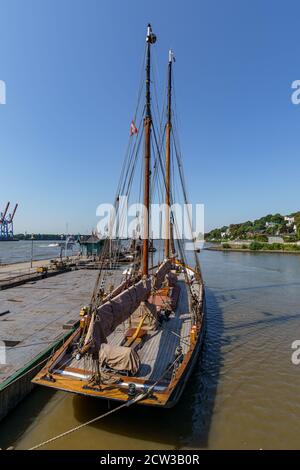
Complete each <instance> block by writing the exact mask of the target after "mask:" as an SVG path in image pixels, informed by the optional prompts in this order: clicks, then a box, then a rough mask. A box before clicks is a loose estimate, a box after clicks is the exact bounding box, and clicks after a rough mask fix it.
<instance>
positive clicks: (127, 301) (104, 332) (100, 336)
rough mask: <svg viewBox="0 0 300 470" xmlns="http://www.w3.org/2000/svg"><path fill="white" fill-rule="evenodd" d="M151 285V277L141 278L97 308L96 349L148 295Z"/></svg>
mask: <svg viewBox="0 0 300 470" xmlns="http://www.w3.org/2000/svg"><path fill="white" fill-rule="evenodd" d="M151 287H152V281H151V278H148V279H145V280H141V281H139V282H137V283H136V284H134V285H133V286H131V287H129V288H128V289H126V290H125V291H124V292H122V293H121V294H119V295H117V296H116V297H114V298H113V299H111V300H109V301H108V302H105V303H104V304H103V305H101V306H100V307H99V308H98V310H97V314H96V317H95V323H94V328H93V342H94V345H95V347H96V350H99V348H100V345H101V344H102V343H106V342H107V341H106V338H107V336H109V335H110V334H111V333H112V332H113V331H114V330H115V329H116V328H117V326H118V325H120V324H121V323H123V322H124V321H125V320H127V319H128V318H129V317H130V315H131V314H132V313H133V312H134V311H135V310H136V309H137V308H138V306H139V305H140V303H141V302H142V301H144V300H146V299H147V298H148V297H149V295H150V293H151Z"/></svg>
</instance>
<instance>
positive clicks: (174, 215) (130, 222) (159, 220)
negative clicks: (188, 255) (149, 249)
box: [96, 196, 204, 241]
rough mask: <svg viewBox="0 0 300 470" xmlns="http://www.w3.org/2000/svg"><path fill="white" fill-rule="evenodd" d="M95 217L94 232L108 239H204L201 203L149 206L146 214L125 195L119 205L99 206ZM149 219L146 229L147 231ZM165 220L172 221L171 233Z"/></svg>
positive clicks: (144, 208) (145, 210)
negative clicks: (96, 218) (130, 202)
mask: <svg viewBox="0 0 300 470" xmlns="http://www.w3.org/2000/svg"><path fill="white" fill-rule="evenodd" d="M96 215H97V216H98V217H100V220H99V222H98V224H97V232H98V234H100V235H101V236H106V237H108V238H111V239H116V238H120V239H127V238H139V237H140V238H141V239H144V238H145V234H146V233H147V235H148V238H150V239H152V240H159V239H168V238H170V237H171V236H172V238H174V239H176V240H178V239H182V240H195V239H196V240H199V241H203V240H204V204H194V205H193V204H179V203H175V204H172V205H171V206H167V205H166V204H158V203H157V204H156V203H154V204H150V207H149V211H148V210H147V208H146V207H145V206H144V205H143V204H141V203H134V204H130V205H129V204H128V198H127V196H120V197H119V198H118V204H117V205H116V206H115V205H113V204H100V205H99V206H98V207H97V210H96ZM148 220H149V230H146V227H147V224H148ZM166 220H171V222H172V223H171V226H172V234H171V232H170V231H169V230H168V225H167V223H166Z"/></svg>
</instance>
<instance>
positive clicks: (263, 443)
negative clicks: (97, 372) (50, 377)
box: [0, 251, 300, 449]
mask: <svg viewBox="0 0 300 470" xmlns="http://www.w3.org/2000/svg"><path fill="white" fill-rule="evenodd" d="M201 262H202V269H203V274H204V278H205V282H206V294H207V333H206V338H205V344H204V348H203V351H202V354H201V357H200V359H199V362H198V364H197V366H196V370H195V372H194V374H193V376H192V379H191V380H190V381H189V382H188V384H187V387H186V390H185V392H184V394H183V396H182V399H181V401H180V403H179V404H178V405H177V406H176V407H175V408H173V409H171V410H156V409H147V408H143V407H138V406H136V407H132V408H129V409H126V410H123V411H121V412H118V413H116V414H114V415H112V416H110V417H108V418H106V419H104V420H103V421H100V422H98V423H95V424H93V425H91V426H88V427H86V428H84V429H83V430H81V431H79V432H75V433H73V434H71V435H70V436H67V437H65V438H63V439H61V440H58V441H56V442H54V443H52V444H51V445H49V446H48V447H47V448H49V449H51V448H52V449H54V448H55V449H180V448H188V449H249V448H250V449H288V448H297V449H299V448H300V436H299V422H300V396H299V390H300V365H298V366H297V365H293V364H292V362H291V354H292V349H291V344H292V342H293V341H294V340H296V339H300V256H297V255H282V254H262V253H257V254H252V253H220V252H210V251H203V252H202V253H201ZM106 410H107V403H105V402H102V401H100V400H97V399H92V398H85V397H78V396H73V395H71V394H65V393H62V392H56V393H55V392H52V391H50V390H47V389H43V388H36V389H35V390H34V391H33V393H32V394H31V395H30V396H29V397H27V398H26V399H25V400H24V401H23V402H22V403H21V404H20V405H19V406H18V407H17V408H16V409H15V410H14V411H13V412H12V413H11V414H10V415H9V416H8V417H7V418H6V419H5V420H4V421H2V423H0V447H6V446H8V445H14V446H16V448H18V449H26V448H29V447H31V446H33V445H35V444H37V443H39V442H41V441H43V440H46V439H48V438H50V437H51V436H54V435H56V434H58V433H61V432H63V431H65V430H67V429H69V428H72V427H74V426H76V425H78V424H81V423H83V422H85V421H87V420H89V419H92V418H93V417H96V416H98V415H100V414H101V413H103V412H104V411H106Z"/></svg>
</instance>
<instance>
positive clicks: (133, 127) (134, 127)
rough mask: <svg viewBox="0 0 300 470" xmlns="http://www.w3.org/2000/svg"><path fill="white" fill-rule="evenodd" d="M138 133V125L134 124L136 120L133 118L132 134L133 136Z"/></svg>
mask: <svg viewBox="0 0 300 470" xmlns="http://www.w3.org/2000/svg"><path fill="white" fill-rule="evenodd" d="M137 133H138V128H137V127H136V125H135V124H134V120H133V119H132V121H131V124H130V136H132V135H133V134H137Z"/></svg>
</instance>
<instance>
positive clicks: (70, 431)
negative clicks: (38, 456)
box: [28, 393, 145, 450]
mask: <svg viewBox="0 0 300 470" xmlns="http://www.w3.org/2000/svg"><path fill="white" fill-rule="evenodd" d="M144 395H145V394H144V393H143V394H141V395H138V396H137V397H135V398H133V399H132V400H129V401H127V402H126V403H122V405H120V406H118V407H117V408H114V409H113V410H110V411H107V412H106V413H104V414H103V415H100V416H97V417H96V418H93V419H91V420H89V421H87V422H86V423H82V424H80V425H79V426H76V427H75V428H72V429H69V430H68V431H65V432H63V433H61V434H58V435H57V436H54V437H51V438H50V439H48V440H47V441H44V442H41V443H40V444H37V445H35V446H33V447H31V448H30V449H28V450H36V449H39V448H40V447H43V446H45V445H47V444H50V443H51V442H53V441H56V440H57V439H60V438H62V437H65V436H67V435H69V434H71V433H73V432H75V431H78V430H79V429H82V428H84V427H85V426H88V425H89V424H92V423H95V422H96V421H99V420H100V419H102V418H105V417H106V416H109V415H111V414H113V413H115V412H116V411H119V410H121V409H122V408H125V407H128V406H130V405H133V404H134V403H136V402H137V401H139V400H142V399H143V398H144Z"/></svg>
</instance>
